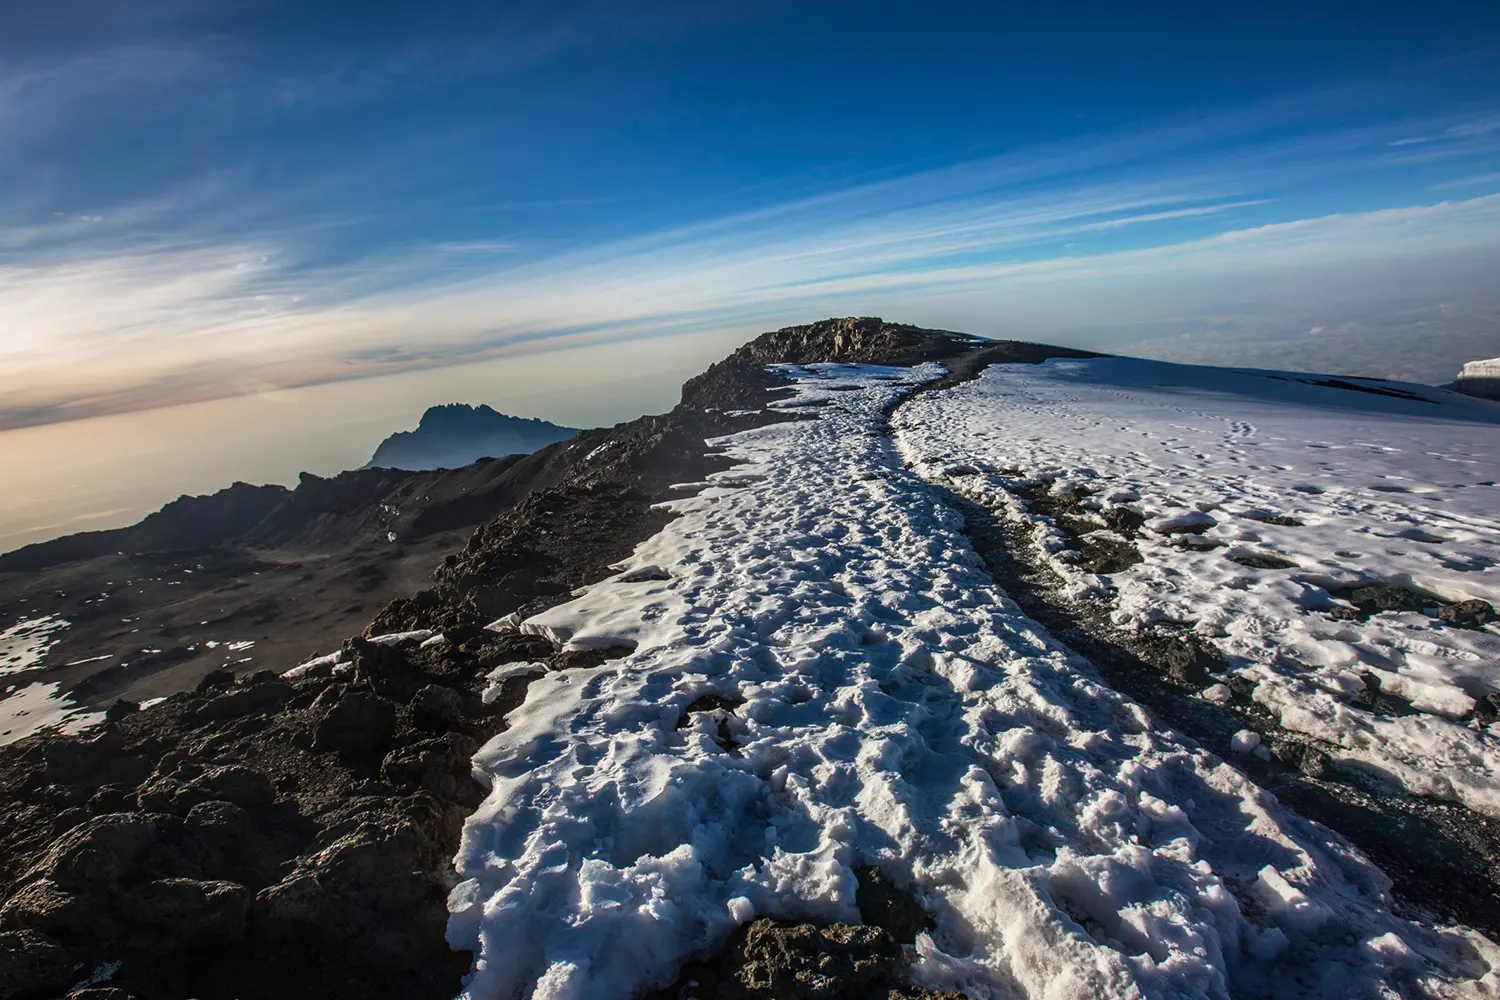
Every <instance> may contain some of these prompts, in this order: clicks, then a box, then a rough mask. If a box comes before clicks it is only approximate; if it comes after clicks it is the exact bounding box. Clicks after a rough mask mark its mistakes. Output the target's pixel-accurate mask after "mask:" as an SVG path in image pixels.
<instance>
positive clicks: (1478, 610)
mask: <svg viewBox="0 0 1500 1000" xmlns="http://www.w3.org/2000/svg"><path fill="white" fill-rule="evenodd" d="M1438 617H1439V618H1441V619H1442V620H1443V621H1445V622H1447V623H1448V624H1450V625H1456V626H1458V627H1459V628H1472V629H1480V628H1484V626H1486V625H1488V624H1489V623H1490V622H1492V621H1495V620H1496V616H1495V609H1494V607H1493V606H1492V605H1491V604H1490V603H1489V602H1488V601H1480V600H1473V601H1459V602H1458V603H1457V604H1445V605H1443V606H1442V607H1441V608H1438Z"/></svg>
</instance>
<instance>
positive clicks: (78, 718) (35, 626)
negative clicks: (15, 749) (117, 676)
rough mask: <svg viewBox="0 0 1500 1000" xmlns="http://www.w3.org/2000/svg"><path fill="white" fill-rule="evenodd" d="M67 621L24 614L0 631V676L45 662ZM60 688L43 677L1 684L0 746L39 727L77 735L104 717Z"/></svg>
mask: <svg viewBox="0 0 1500 1000" xmlns="http://www.w3.org/2000/svg"><path fill="white" fill-rule="evenodd" d="M68 624H69V623H68V622H67V621H66V620H65V619H62V618H59V617H58V616H57V615H42V616H40V617H37V618H23V619H21V620H20V621H18V622H16V623H15V624H14V625H12V626H10V627H9V628H7V629H4V630H0V677H5V676H8V675H13V674H25V673H28V672H30V671H34V670H38V669H40V668H41V667H43V666H45V664H46V657H47V651H48V650H49V649H51V648H52V646H53V644H55V643H56V642H57V639H56V638H55V636H56V634H57V633H58V632H59V631H61V630H62V629H65V628H67V627H68ZM105 659H107V657H105ZM84 662H87V661H84ZM60 691H61V685H60V684H59V683H57V682H50V683H49V682H45V681H33V682H31V683H22V682H20V681H13V682H10V683H9V684H8V686H5V687H3V688H0V745H4V744H6V743H14V742H15V741H16V740H18V739H20V738H21V737H23V736H30V735H31V734H32V733H35V732H39V731H40V730H43V729H50V728H55V729H61V730H62V731H63V732H65V733H79V732H82V731H83V730H85V729H88V728H89V727H90V726H96V725H98V724H99V723H100V722H102V721H104V713H103V712H84V711H82V710H80V709H79V708H78V707H77V706H76V705H74V704H73V701H72V699H71V698H70V697H68V696H66V695H62V694H60V693H59V692H60Z"/></svg>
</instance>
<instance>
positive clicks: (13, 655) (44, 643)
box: [0, 615, 68, 677]
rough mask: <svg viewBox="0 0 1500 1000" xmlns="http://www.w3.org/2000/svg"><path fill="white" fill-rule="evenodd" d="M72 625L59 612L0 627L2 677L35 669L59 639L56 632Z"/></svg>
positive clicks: (0, 675) (0, 670) (24, 619)
mask: <svg viewBox="0 0 1500 1000" xmlns="http://www.w3.org/2000/svg"><path fill="white" fill-rule="evenodd" d="M67 627H68V623H67V622H66V621H64V620H63V619H61V618H59V617H57V616H56V615H42V616H40V617H38V618H23V619H21V620H20V621H18V622H16V623H15V624H14V625H12V626H10V627H9V628H7V629H4V630H0V677H4V676H6V675H8V674H19V673H22V672H24V671H27V670H35V669H36V668H38V667H40V666H41V665H42V661H43V660H44V659H45V658H46V656H47V650H49V649H51V648H52V644H53V643H55V642H56V641H57V640H56V639H55V638H53V634H54V633H56V632H58V631H59V630H61V629H65V628H67Z"/></svg>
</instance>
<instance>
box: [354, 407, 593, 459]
mask: <svg viewBox="0 0 1500 1000" xmlns="http://www.w3.org/2000/svg"><path fill="white" fill-rule="evenodd" d="M577 433H578V429H577V428H576V427H559V426H558V425H557V424H552V423H548V422H547V421H545V420H537V419H535V418H528V417H511V416H507V415H506V414H504V413H499V412H497V411H496V410H493V409H491V408H490V407H488V406H485V405H484V404H480V405H479V406H470V405H468V404H467V403H448V404H445V405H443V406H433V407H429V408H428V410H427V412H426V413H424V414H422V420H421V422H420V423H418V424H417V429H416V430H414V431H398V432H397V433H395V434H392V435H391V436H390V437H388V438H386V439H385V440H384V441H382V442H380V447H378V448H376V449H375V454H374V456H373V457H372V458H371V459H370V461H369V463H368V464H367V465H366V468H383V469H411V470H416V471H426V470H429V469H457V468H461V467H463V466H465V465H468V464H469V463H470V462H473V461H476V460H477V459H481V458H490V457H497V456H501V455H522V454H529V453H531V452H533V451H536V450H537V449H538V448H543V447H546V446H547V445H549V444H552V443H554V442H557V441H562V440H565V439H567V438H570V437H572V436H573V435H574V434H577Z"/></svg>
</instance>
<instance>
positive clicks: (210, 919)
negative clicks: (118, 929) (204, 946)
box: [118, 878, 250, 947]
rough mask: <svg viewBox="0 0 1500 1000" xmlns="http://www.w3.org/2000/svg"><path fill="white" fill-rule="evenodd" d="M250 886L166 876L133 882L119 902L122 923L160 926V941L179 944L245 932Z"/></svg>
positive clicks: (230, 938)
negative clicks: (134, 884) (144, 881)
mask: <svg viewBox="0 0 1500 1000" xmlns="http://www.w3.org/2000/svg"><path fill="white" fill-rule="evenodd" d="M249 909H250V892H249V890H247V889H246V888H245V887H244V886H242V885H240V884H238V883H237V882H216V881H215V882H200V881H198V880H196V879H190V878H166V879H157V880H156V881H154V882H147V883H146V884H144V885H139V886H136V887H135V888H134V889H132V890H130V891H129V892H128V893H126V894H125V895H124V896H122V897H121V898H120V900H119V903H118V911H119V914H120V916H121V918H122V919H124V920H125V921H126V922H127V923H130V924H134V925H136V926H139V927H147V928H151V929H153V930H160V931H162V932H163V934H164V941H163V943H165V944H168V945H169V946H170V947H184V946H189V945H194V944H201V943H204V942H208V941H236V940H239V939H240V938H242V937H244V936H245V918H246V916H247V915H248V913H249Z"/></svg>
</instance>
